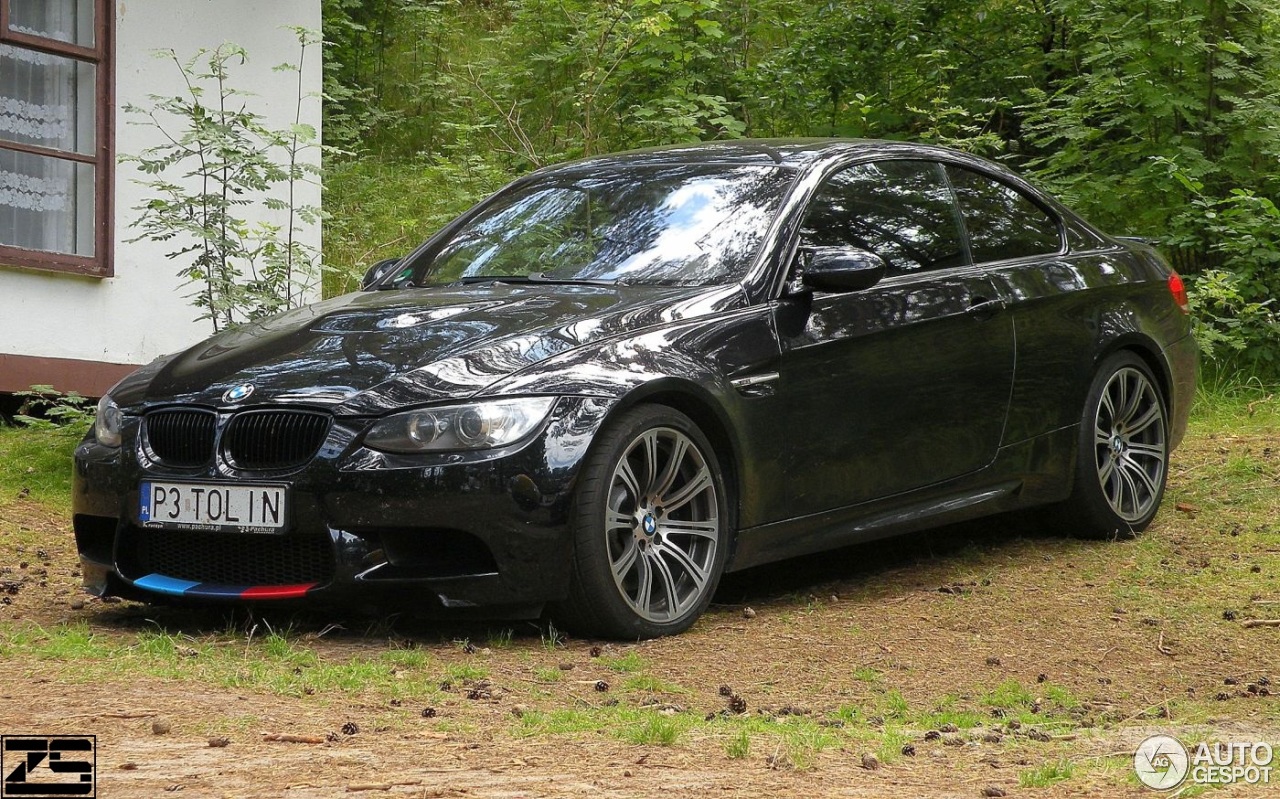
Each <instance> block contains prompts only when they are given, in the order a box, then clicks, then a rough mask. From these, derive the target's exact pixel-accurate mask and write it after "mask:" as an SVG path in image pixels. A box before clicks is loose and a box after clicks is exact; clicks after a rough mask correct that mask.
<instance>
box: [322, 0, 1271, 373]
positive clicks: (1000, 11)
mask: <svg viewBox="0 0 1280 799" xmlns="http://www.w3.org/2000/svg"><path fill="white" fill-rule="evenodd" d="M325 38H326V39H327V40H328V41H329V42H330V46H329V51H328V61H327V63H326V71H325V74H326V95H327V103H326V128H325V136H326V140H327V142H328V143H329V144H333V145H336V146H338V147H340V148H343V149H345V150H347V151H349V153H350V155H347V156H345V157H338V158H336V159H332V160H331V162H330V163H329V164H328V172H327V181H328V194H327V196H326V203H327V208H328V210H329V211H330V212H332V214H333V221H332V222H331V223H330V228H329V229H328V231H327V243H326V260H327V262H328V265H329V266H330V267H334V268H336V269H337V270H338V271H339V272H348V273H351V272H358V270H359V268H360V266H361V265H362V264H368V263H370V262H372V261H373V260H376V258H377V257H381V256H385V255H390V254H394V253H396V252H400V251H403V250H406V249H407V248H408V247H410V246H411V245H412V244H413V243H414V242H416V241H417V240H419V239H421V238H422V237H423V236H425V235H426V234H427V233H429V232H430V231H431V230H432V229H434V228H435V227H436V226H438V225H439V223H440V222H441V221H443V220H444V219H445V218H447V217H448V216H449V215H450V214H451V213H453V212H456V211H457V210H458V209H460V208H462V207H465V206H466V205H467V204H468V203H469V202H471V201H472V200H474V199H475V198H476V197H477V196H481V195H483V194H484V193H485V192H487V191H489V190H492V189H493V188H495V187H496V186H497V185H500V184H501V183H502V182H503V181H504V180H505V179H507V178H509V177H512V176H514V175H517V174H520V173H522V172H525V171H527V170H529V169H531V168H534V167H537V166H540V165H543V164H546V163H553V162H557V161H562V160H565V159H569V158H573V157H576V156H581V155H585V154H591V153H597V152H606V151H610V150H620V149H626V148H631V147H641V146H646V145H653V144H663V143H670V142H683V141H695V140H705V139H715V138H730V137H737V136H797V135H799V136H831V135H838V136H864V137H875V138H894V139H911V140H919V141H930V142H937V143H942V144H948V145H952V146H956V147H960V148H963V149H967V150H970V151H973V152H978V153H981V154H984V155H987V156H990V157H994V158H997V159H1000V160H1003V161H1005V162H1006V163H1008V164H1009V165H1010V166H1012V167H1013V168H1015V169H1018V170H1020V171H1022V172H1024V173H1027V174H1029V175H1031V176H1033V177H1034V178H1036V179H1037V180H1038V181H1039V182H1040V183H1041V184H1043V185H1045V186H1046V187H1047V188H1049V189H1051V190H1052V191H1054V192H1056V193H1057V194H1058V195H1060V196H1061V197H1063V198H1064V199H1065V200H1066V201H1067V202H1068V203H1069V204H1071V205H1072V206H1074V207H1075V208H1076V209H1077V210H1079V211H1080V212H1081V213H1083V214H1084V215H1085V216H1086V217H1089V218H1090V219H1092V220H1094V221H1095V222H1097V223H1098V224H1100V225H1102V226H1103V227H1105V228H1107V229H1108V230H1111V231H1113V232H1116V233H1127V234H1138V235H1146V236H1153V237H1156V238H1158V239H1159V240H1160V241H1161V242H1162V244H1163V245H1164V247H1165V248H1166V252H1167V253H1168V254H1169V255H1170V256H1171V257H1172V258H1173V260H1174V261H1175V263H1176V265H1177V266H1178V267H1179V268H1180V269H1182V270H1183V271H1184V272H1187V273H1189V274H1190V275H1191V276H1192V280H1191V284H1192V293H1193V297H1195V299H1196V301H1197V303H1196V304H1197V307H1198V308H1200V309H1202V313H1201V314H1200V316H1199V334H1200V336H1201V340H1202V342H1204V343H1205V344H1206V345H1207V346H1208V351H1209V353H1210V355H1211V357H1212V358H1213V359H1214V362H1215V363H1216V364H1217V365H1218V367H1219V368H1222V369H1230V370H1234V369H1247V370H1250V371H1252V370H1257V369H1267V368H1274V367H1275V365H1276V364H1277V363H1280V336H1278V334H1277V324H1276V319H1275V317H1274V315H1273V314H1272V311H1271V308H1270V305H1269V301H1270V298H1271V297H1273V296H1275V295H1276V293H1277V292H1278V291H1280V277H1277V276H1276V275H1275V272H1274V269H1273V266H1275V265H1276V263H1277V261H1280V241H1277V238H1278V237H1280V233H1277V231H1278V230H1280V224H1278V223H1280V213H1278V212H1277V211H1276V206H1275V205H1274V204H1273V202H1272V198H1275V197H1276V194H1277V191H1280V160H1278V156H1280V137H1277V135H1276V132H1277V130H1278V129H1280V9H1278V8H1276V7H1274V6H1273V5H1272V4H1266V3H1263V2H1261V0H977V2H974V1H973V0H964V1H963V2H962V1H961V0H832V1H831V2H820V3H812V2H803V1H802V0H629V1H627V2H623V1H622V0H431V1H430V2H426V1H424V0H325ZM1200 273H1203V274H1200ZM349 285H350V283H347V284H345V286H338V285H331V286H330V290H334V289H337V288H341V287H349Z"/></svg>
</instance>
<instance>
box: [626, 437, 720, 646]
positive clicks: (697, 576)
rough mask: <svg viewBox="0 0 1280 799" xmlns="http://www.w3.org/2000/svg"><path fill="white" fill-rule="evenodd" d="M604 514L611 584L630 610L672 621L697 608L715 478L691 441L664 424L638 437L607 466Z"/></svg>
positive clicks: (713, 530) (705, 583)
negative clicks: (611, 466) (615, 462)
mask: <svg viewBox="0 0 1280 799" xmlns="http://www.w3.org/2000/svg"><path fill="white" fill-rule="evenodd" d="M605 517H606V518H605V529H604V534H605V542H606V545H607V547H608V552H609V566H610V568H611V570H612V571H613V582H614V584H615V585H616V586H617V587H618V591H619V592H621V594H622V598H623V599H625V600H626V602H627V604H628V605H629V606H630V607H631V609H632V610H633V611H635V613H636V614H637V615H639V616H640V617H641V618H643V619H645V620H646V621H650V622H671V621H675V620H676V619H679V618H681V617H682V616H684V615H685V614H687V613H688V612H689V611H690V610H692V609H694V608H696V607H698V605H699V604H700V602H701V601H702V599H703V597H704V596H705V594H706V591H707V589H708V587H709V586H710V585H711V584H712V583H713V580H712V577H713V570H714V568H715V563H716V554H717V553H716V549H717V547H719V546H720V540H721V532H722V531H721V520H720V504H719V502H718V498H717V496H716V481H715V478H714V477H713V475H712V472H711V466H710V464H709V463H708V462H707V458H706V456H705V455H704V454H703V453H702V451H701V450H700V449H698V445H697V444H695V443H694V442H693V441H692V440H691V439H690V438H689V437H688V436H687V435H685V434H684V433H681V432H680V431H678V430H673V429H672V428H669V427H654V428H651V429H649V430H646V431H644V432H643V433H641V434H640V435H638V436H637V437H636V438H635V439H634V440H633V441H632V442H631V443H630V444H628V445H627V448H626V450H624V452H623V455H622V457H621V458H620V459H619V460H618V465H617V466H616V467H615V468H614V470H613V477H612V479H611V480H610V484H609V495H608V506H607V509H606V511H605Z"/></svg>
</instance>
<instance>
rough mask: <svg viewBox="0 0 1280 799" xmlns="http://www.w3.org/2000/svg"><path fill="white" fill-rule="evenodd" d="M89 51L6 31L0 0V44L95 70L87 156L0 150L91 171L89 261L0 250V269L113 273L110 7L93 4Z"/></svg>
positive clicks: (17, 145)
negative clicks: (91, 147) (83, 166)
mask: <svg viewBox="0 0 1280 799" xmlns="http://www.w3.org/2000/svg"><path fill="white" fill-rule="evenodd" d="M93 8H94V20H93V30H94V36H93V47H85V46H83V45H78V44H72V43H70V42H63V41H59V40H57V39H47V38H44V37H42V36H32V35H30V34H27V33H21V32H18V31H14V30H10V28H9V16H10V0H0V44H7V45H11V46H15V47H21V48H23V49H27V50H34V51H36V52H39V53H47V54H49V55H55V56H61V57H63V58H71V59H75V60H76V61H83V62H85V63H89V64H93V65H94V66H95V67H96V69H97V76H96V86H95V88H94V114H95V117H96V118H95V119H94V129H95V139H94V151H93V153H92V154H91V155H85V154H82V153H76V152H70V151H67V150H60V149H57V148H53V147H42V146H40V145H33V144H25V143H22V142H15V141H10V140H8V139H3V138H0V149H3V150H10V151H16V152H20V153H27V154H29V155H39V156H45V157H48V158H55V159H58V160H60V161H70V162H72V163H79V164H89V165H91V166H93V167H94V187H93V193H94V210H93V213H94V219H93V226H94V237H93V240H94V246H93V255H91V256H89V255H73V254H70V253H59V252H52V251H47V250H30V249H26V248H24V247H14V246H11V245H5V244H0V267H19V268H24V269H38V270H43V271H51V272H63V273H67V274H73V275H85V276H88V277H101V278H106V277H112V276H113V275H114V274H115V272H114V260H115V259H114V257H113V255H114V253H113V251H112V247H113V243H114V235H113V232H114V231H113V227H114V215H113V212H114V208H113V200H114V199H115V197H114V188H113V187H114V184H115V157H114V156H115V138H114V137H115V126H114V125H113V124H112V121H113V120H112V116H113V114H114V112H115V58H114V56H115V48H114V40H113V35H114V33H115V24H114V23H115V4H114V3H112V2H110V0H94V2H93Z"/></svg>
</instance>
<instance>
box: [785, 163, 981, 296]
mask: <svg viewBox="0 0 1280 799" xmlns="http://www.w3.org/2000/svg"><path fill="white" fill-rule="evenodd" d="M801 244H802V245H806V246H811V247H858V248H860V249H864V250H870V251H871V252H874V253H875V254H876V255H879V256H880V257H881V258H883V259H884V260H885V263H887V264H888V265H889V272H890V274H910V273H913V272H920V271H924V270H927V269H945V268H947V267H951V266H963V265H964V264H966V263H968V261H967V259H966V257H965V252H964V246H963V245H962V243H961V237H960V228H959V224H958V222H957V215H956V210H955V205H954V204H953V202H952V199H951V191H950V189H949V188H948V186H947V182H946V180H945V179H944V177H943V174H942V167H941V165H940V164H936V163H930V162H926V161H880V162H877V163H873V164H858V165H856V166H851V167H849V168H847V169H844V170H841V171H840V172H837V173H836V174H834V175H832V176H831V177H830V178H828V179H827V181H826V182H825V183H824V184H823V185H822V187H821V188H819V190H818V193H817V195H816V196H815V197H814V198H813V201H812V202H811V203H810V205H809V210H808V212H807V213H806V215H805V220H804V226H803V227H802V228H801Z"/></svg>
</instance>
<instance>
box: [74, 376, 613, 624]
mask: <svg viewBox="0 0 1280 799" xmlns="http://www.w3.org/2000/svg"><path fill="white" fill-rule="evenodd" d="M609 406H610V404H609V403H607V402H602V401H600V400H596V399H590V398H574V397H567V398H561V399H560V400H559V402H558V403H557V405H556V407H555V410H554V411H553V412H552V414H551V417H550V419H549V421H548V422H547V424H546V425H545V427H544V428H543V429H542V430H541V431H540V432H539V433H537V434H536V435H535V436H534V437H533V438H532V439H531V440H529V441H528V442H527V443H525V444H522V445H517V446H516V447H512V448H509V449H507V450H499V451H495V452H487V453H474V454H468V455H459V454H441V455H430V456H386V455H383V454H381V453H377V452H374V451H372V450H368V449H365V448H364V447H362V446H361V445H360V437H361V435H362V434H363V431H364V429H365V428H366V427H367V426H368V420H343V419H337V420H335V422H334V425H333V427H332V429H331V431H330V433H329V436H328V439H327V440H326V442H325V445H324V446H323V447H322V448H321V450H320V452H319V454H317V455H316V457H315V458H313V459H312V460H311V462H310V463H308V464H307V465H306V466H305V467H303V468H301V469H298V470H296V471H295V472H293V473H290V474H287V475H274V476H272V477H271V478H270V479H271V481H273V482H284V483H286V484H287V485H288V494H289V507H290V523H289V524H288V526H287V527H286V528H285V529H284V530H283V531H282V532H279V533H227V532H209V531H200V530H174V529H164V528H153V527H148V526H145V525H144V524H143V523H141V522H140V521H139V519H138V512H137V509H138V507H139V497H138V487H139V485H140V484H141V482H142V481H143V480H148V479H149V480H173V481H180V480H193V479H194V480H200V481H207V482H213V483H219V482H236V481H243V482H255V481H260V480H261V478H260V477H259V478H257V479H255V478H254V477H253V476H249V475H240V474H236V473H234V472H231V471H229V470H227V469H225V468H220V467H217V466H210V467H209V468H208V469H207V471H206V472H204V473H201V474H194V475H193V474H192V473H191V472H189V471H188V472H173V471H165V470H163V469H160V468H158V467H155V466H145V465H144V464H146V463H147V460H146V458H145V457H140V456H139V449H138V445H137V439H138V427H139V423H138V421H137V420H133V421H132V422H131V423H130V424H129V425H127V426H126V429H125V431H124V443H123V445H122V446H121V447H120V448H118V449H114V448H107V447H103V446H101V445H99V444H98V443H97V442H96V441H94V440H93V439H92V437H91V436H90V437H89V438H87V439H86V440H85V441H84V442H82V443H81V445H80V446H79V447H78V448H77V450H76V454H75V476H74V488H73V492H74V493H73V502H72V506H73V514H74V516H73V519H74V527H75V535H76V545H77V549H78V551H79V554H80V561H81V567H82V573H83V575H84V584H85V587H86V589H87V590H88V591H89V592H90V593H93V594H96V595H100V596H105V595H120V596H125V597H129V598H136V599H143V600H153V599H161V598H164V597H170V598H180V599H183V600H197V601H210V602H213V601H223V602H226V601H302V600H305V601H306V602H308V603H313V602H314V603H323V604H329V603H330V602H332V603H338V604H344V605H345V604H350V603H351V602H353V601H357V602H366V601H367V602H368V603H370V604H374V605H379V606H382V605H385V604H386V603H388V602H397V603H404V602H406V601H408V602H409V603H411V607H410V608H403V607H402V608H401V609H411V610H414V611H424V612H429V611H432V610H439V609H449V610H461V609H466V608H494V609H498V608H506V609H510V608H526V609H532V608H535V607H536V606H540V605H542V604H544V603H546V602H550V601H555V600H558V599H562V598H563V597H564V596H565V594H566V591H567V586H568V578H569V568H570V564H571V559H572V536H571V531H570V528H569V525H568V512H569V505H570V501H571V494H572V490H573V486H574V482H575V480H576V477H577V472H578V468H579V465H580V464H581V461H582V458H583V457H584V456H585V454H586V449H587V447H588V446H589V444H590V442H591V439H592V437H593V435H594V433H595V431H596V430H597V429H598V428H599V425H600V424H601V422H602V421H603V419H604V417H605V415H606V413H607V412H608V410H609Z"/></svg>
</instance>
